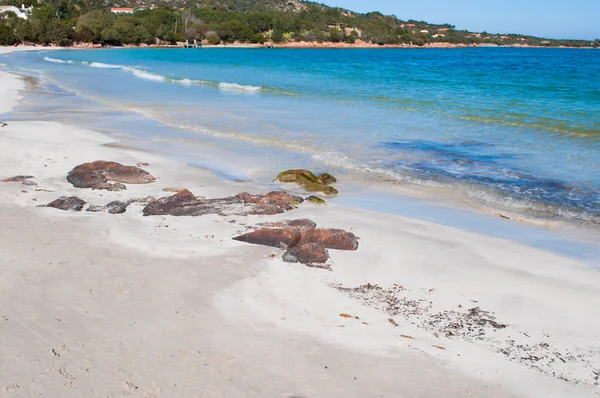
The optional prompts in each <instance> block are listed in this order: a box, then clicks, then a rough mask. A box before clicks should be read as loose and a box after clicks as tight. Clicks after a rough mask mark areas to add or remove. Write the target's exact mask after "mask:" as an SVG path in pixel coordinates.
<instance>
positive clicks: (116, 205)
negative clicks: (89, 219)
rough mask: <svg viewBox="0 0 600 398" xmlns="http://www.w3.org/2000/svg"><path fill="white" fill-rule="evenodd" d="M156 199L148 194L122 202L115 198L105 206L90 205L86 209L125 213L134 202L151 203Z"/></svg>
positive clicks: (93, 211)
mask: <svg viewBox="0 0 600 398" xmlns="http://www.w3.org/2000/svg"><path fill="white" fill-rule="evenodd" d="M155 200H156V199H154V198H153V197H152V196H148V197H146V198H140V199H131V200H128V201H127V202H121V201H120V200H115V201H112V202H110V203H108V204H106V205H105V206H97V205H90V206H88V208H87V209H85V211H89V212H92V213H97V212H100V211H104V210H106V211H108V213H110V214H123V213H125V212H126V211H127V207H129V205H130V204H132V203H142V204H149V203H152V202H154V201H155Z"/></svg>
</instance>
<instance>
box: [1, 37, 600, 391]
mask: <svg viewBox="0 0 600 398" xmlns="http://www.w3.org/2000/svg"><path fill="white" fill-rule="evenodd" d="M37 50H39V48H37ZM0 78H2V81H3V82H5V81H6V82H11V83H10V85H9V84H7V85H3V87H2V88H1V89H0V90H3V92H2V94H3V95H2V101H0V104H2V106H3V107H4V109H10V108H11V107H12V106H13V105H14V104H15V103H16V101H18V99H19V97H18V93H17V90H19V89H22V86H20V85H19V81H20V80H19V79H18V78H15V77H14V75H8V74H6V75H5V74H3V75H2V76H0ZM15 81H16V82H15ZM11 87H12V88H11ZM0 134H2V135H3V140H4V142H3V149H4V153H6V154H7V156H6V157H5V158H4V159H3V160H2V170H3V173H4V174H6V175H3V176H0V177H2V178H7V177H11V176H12V175H17V174H31V175H33V176H34V177H35V178H34V181H35V182H36V183H38V188H39V189H43V190H50V191H52V192H46V191H43V190H40V191H36V190H35V189H31V188H27V187H21V186H20V184H14V183H0V209H1V210H0V211H1V212H2V213H3V218H4V219H5V220H8V222H6V223H3V226H2V227H1V228H2V229H1V230H0V231H1V236H3V237H6V239H3V241H2V245H3V247H2V249H3V252H4V253H9V255H7V257H6V258H7V260H5V262H6V263H5V265H6V266H5V267H3V271H2V273H3V277H4V278H3V280H4V282H3V283H2V285H0V290H2V291H5V292H7V295H6V296H5V297H6V298H5V300H6V301H7V302H8V303H10V304H11V305H12V309H10V310H9V312H8V313H7V314H5V317H6V318H7V320H6V323H5V325H6V326H5V328H6V329H5V331H8V334H9V336H10V338H9V339H8V340H7V341H5V342H3V343H2V345H0V352H3V353H11V354H10V358H11V359H12V361H9V362H10V364H9V366H8V369H9V370H10V371H14V372H13V373H15V374H19V376H15V378H14V379H11V380H9V381H8V382H7V386H14V385H18V386H19V390H21V389H23V390H21V392H23V391H24V390H25V389H26V390H28V391H33V390H40V389H42V390H43V391H45V392H46V393H54V394H58V395H61V396H67V395H65V394H69V392H71V393H73V392H75V391H89V390H87V389H88V388H92V387H90V386H92V385H97V382H100V383H101V385H102V387H100V389H101V390H102V391H101V392H103V393H118V391H122V392H125V391H127V392H129V391H134V390H138V388H139V389H141V390H140V391H144V392H146V393H147V394H150V393H152V394H155V395H156V396H163V395H164V396H171V395H186V393H187V394H188V395H189V394H193V393H194V391H196V392H197V390H194V389H193V388H194V383H198V380H200V382H201V383H202V385H203V386H204V388H205V392H206V393H208V394H210V393H211V392H213V393H215V394H216V393H220V394H224V395H226V396H248V395H250V396H271V395H274V396H281V395H282V394H285V393H301V394H306V396H310V397H316V396H331V394H339V395H342V394H345V396H372V395H377V393H380V394H382V395H385V394H390V391H398V390H402V391H405V393H406V394H409V395H411V393H412V395H427V396H463V395H464V394H466V393H467V391H468V392H469V393H470V394H474V395H475V396H481V395H485V396H519V395H522V396H564V395H569V394H572V395H574V394H579V395H580V396H588V395H589V396H593V395H594V394H595V393H597V392H598V386H597V383H596V385H595V386H594V381H593V374H592V373H590V372H587V373H586V371H587V370H589V369H588V368H587V367H585V366H584V367H582V365H581V363H580V362H578V361H577V360H575V358H577V354H575V355H574V356H573V358H574V359H573V360H571V359H570V358H569V357H567V356H566V355H565V356H564V358H563V357H561V358H563V360H568V361H569V363H568V365H565V366H563V365H561V364H562V362H560V361H559V360H558V359H557V360H556V363H554V362H553V363H551V364H548V367H549V369H552V370H553V371H557V372H559V374H561V375H563V374H564V375H566V376H564V377H567V378H571V377H573V378H582V379H584V380H588V383H589V385H588V386H587V387H582V386H573V385H572V384H568V383H564V382H562V381H559V380H557V379H556V378H553V377H550V376H547V375H544V374H543V373H540V372H539V371H538V370H533V369H531V368H529V367H527V366H524V365H523V364H520V363H515V362H514V361H509V360H507V358H506V357H505V356H504V355H502V354H500V353H498V352H496V351H494V350H495V349H496V348H497V347H496V346H495V345H494V344H495V343H493V342H490V341H484V342H483V343H481V344H474V343H473V342H468V341H463V340H461V339H459V338H457V339H453V338H445V337H443V336H442V337H436V336H434V335H432V334H431V332H430V331H428V330H424V329H423V328H420V327H415V325H414V324H413V323H411V320H412V319H405V320H404V319H402V317H396V321H397V323H398V324H399V326H397V327H394V326H393V325H391V324H390V322H388V320H387V318H388V316H386V315H385V314H382V313H381V312H379V311H376V310H374V309H373V308H369V307H368V306H363V305H361V304H360V303H359V302H358V301H357V300H354V299H352V298H349V297H347V296H345V295H343V294H341V293H340V292H339V291H337V290H335V289H332V288H331V287H330V286H329V285H328V284H330V283H337V284H341V285H343V286H348V287H353V286H358V285H361V284H365V283H371V284H379V285H381V286H386V287H388V286H391V285H393V284H394V283H397V284H401V285H402V286H403V287H404V288H405V289H407V291H406V292H405V294H406V295H407V297H410V298H412V299H414V300H417V301H418V300H426V301H430V302H431V303H433V305H434V307H435V309H436V311H450V310H451V309H455V308H456V306H457V304H460V305H464V306H465V307H467V306H470V305H474V304H473V301H474V302H477V305H480V306H481V308H482V309H483V310H485V311H491V312H493V313H494V314H495V316H496V317H497V319H498V320H499V321H502V322H506V323H508V324H509V325H510V327H509V328H508V330H506V331H502V332H499V331H498V332H494V333H495V334H496V333H497V334H501V337H502V338H500V339H501V340H502V339H506V338H510V339H514V340H516V341H517V342H520V343H521V344H523V345H531V346H535V350H537V351H540V352H542V353H543V354H544V355H545V356H548V357H549V353H546V352H544V350H545V349H546V348H544V347H545V346H542V345H539V346H537V345H536V344H538V343H539V344H542V343H541V342H544V343H545V344H549V346H551V347H553V349H555V350H556V351H555V352H565V351H568V352H573V353H577V352H585V353H586V355H588V357H589V356H590V354H588V353H587V351H586V350H589V351H590V352H592V349H593V347H594V344H595V341H596V336H597V333H598V331H599V330H600V323H599V321H597V320H595V319H588V318H587V316H588V313H590V314H592V313H593V308H595V307H597V305H598V304H600V291H599V290H598V288H597V286H599V284H598V282H600V279H599V276H598V275H597V271H595V270H593V269H591V268H589V267H588V266H586V265H584V264H583V263H581V262H579V261H576V260H574V259H571V258H566V257H562V256H558V255H555V254H552V253H549V252H547V251H543V250H539V249H535V248H531V247H528V246H525V245H522V244H519V243H516V242H515V240H518V237H515V239H514V240H507V239H498V238H492V237H488V236H485V235H482V234H477V233H472V232H467V231H464V230H461V229H457V228H452V227H447V226H442V225H438V224H436V223H433V222H427V221H422V220H418V219H415V218H411V217H406V216H394V215H385V217H384V216H382V214H381V213H374V212H370V211H365V210H354V209H353V211H352V213H351V214H349V212H348V209H347V208H345V207H343V206H338V205H335V204H331V205H330V206H328V207H325V208H318V207H311V206H309V205H306V206H305V205H303V206H301V207H300V208H299V209H297V210H294V211H293V212H289V213H285V214H284V215H282V216H276V217H267V216H251V217H246V218H243V217H234V218H233V220H234V221H235V222H234V223H230V221H231V219H232V218H231V217H228V218H223V217H218V216H203V217H194V218H191V217H189V218H187V217H178V218H174V217H158V218H152V217H142V216H141V214H140V208H139V207H135V208H132V209H130V210H128V211H127V212H126V213H125V214H123V215H110V214H106V213H100V214H91V213H85V212H83V213H63V212H60V211H59V210H55V209H41V208H37V207H35V206H37V205H39V204H44V203H47V202H49V201H51V200H54V199H55V198H56V197H58V196H62V195H66V194H69V195H70V194H74V195H77V196H79V197H82V198H83V199H85V200H86V201H88V202H90V203H98V204H101V203H105V202H108V201H110V200H113V199H114V198H119V199H126V198H134V197H143V196H149V195H152V196H165V195H166V194H165V193H162V189H163V188H168V187H180V188H188V189H190V190H191V191H192V192H194V193H195V194H196V195H203V196H206V197H217V196H224V195H231V194H235V193H238V192H242V191H249V192H256V190H257V189H260V187H257V186H256V185H254V184H253V183H248V182H235V181H227V180H222V179H219V178H217V177H216V176H215V175H214V174H212V173H210V172H208V171H204V170H201V169H198V168H194V167H190V166H187V165H185V164H182V163H179V162H175V161H171V160H167V159H164V158H161V157H159V156H156V155H153V154H149V153H145V152H139V151H133V150H126V149H119V148H114V147H110V146H108V144H110V143H111V142H112V140H111V139H110V138H109V137H107V136H105V135H102V134H99V133H97V132H92V131H89V130H85V129H81V128H75V127H71V126H68V125H61V124H57V123H53V122H43V121H40V122H11V123H9V125H8V126H6V127H4V128H2V129H0ZM64 142H68V143H69V144H68V148H67V146H66V145H64ZM100 158H103V159H104V160H115V161H120V162H123V163H124V164H136V163H138V162H148V163H149V164H150V166H149V167H148V171H150V172H152V174H153V175H154V176H156V177H158V178H159V179H158V181H157V182H155V183H153V184H148V185H145V186H131V187H130V188H129V189H128V190H127V191H123V192H120V193H112V192H103V191H89V190H82V189H76V188H73V187H71V186H70V184H68V183H67V182H66V181H65V175H66V173H67V172H68V171H69V170H70V169H71V168H72V167H74V166H75V165H77V164H79V163H83V162H88V161H94V160H99V159H100ZM286 188H287V187H286ZM23 191H26V192H23ZM302 217H308V218H311V219H313V220H314V221H315V222H317V223H318V224H319V225H326V226H329V227H336V228H344V229H348V228H352V230H353V232H355V233H356V234H357V235H358V236H359V237H360V238H361V241H360V242H361V245H360V248H359V250H358V251H357V252H354V253H343V252H335V253H332V261H333V272H325V271H321V270H315V269H311V268H306V267H303V266H301V265H288V264H286V263H283V262H282V261H281V259H280V256H279V254H280V253H279V252H278V251H277V250H272V249H269V248H265V247H262V246H250V245H243V244H239V243H237V242H234V241H232V240H231V239H230V238H231V237H232V236H233V235H235V233H236V232H237V231H238V230H240V229H243V228H244V227H245V226H247V225H255V224H257V223H259V222H264V221H272V220H276V219H281V218H283V219H295V218H302ZM31 231H35V232H34V233H31ZM90 234H91V235H92V236H94V239H93V240H90V239H86V236H89V235H90ZM29 247H35V248H36V250H35V251H34V252H32V254H31V255H27V257H25V255H24V254H23V253H24V252H25V250H28V249H27V248H29ZM507 253H510V255H508V256H507ZM271 254H275V257H270V255H271ZM49 262H51V264H48V265H47V266H46V265H45V264H46V263H49ZM61 262H62V264H61ZM40 264H42V265H44V266H43V267H40ZM166 264H168V267H165V265H166ZM542 264H543V266H542V267H540V266H538V265H542ZM23 274H27V275H31V276H30V277H28V278H26V279H24V278H23V277H22V275H23ZM42 282H43V285H42V284H41V283H42ZM82 282H83V283H82ZM42 286H43V289H41V287H42ZM88 290H89V292H88ZM23 292H25V294H26V297H27V299H26V300H25V301H23V299H22V294H23ZM157 292H159V294H160V297H161V298H162V299H161V300H155V298H156V297H157ZM306 292H311V293H310V294H306ZM73 303H74V304H73ZM240 303H245V304H240ZM582 303H583V305H582ZM340 313H348V314H353V315H354V314H355V315H356V316H359V315H360V318H361V320H365V321H366V322H367V323H368V325H364V324H362V323H361V322H355V321H354V320H352V319H350V320H348V319H345V318H341V317H340V316H339V314H340ZM23 314H25V315H23ZM422 315H423V317H425V318H426V317H427V314H422ZM56 319H58V321H57V320H56ZM11 320H14V321H11ZM352 322H353V323H352ZM39 329H41V330H44V331H45V332H44V334H43V335H41V336H40V335H39V333H37V332H36V330H39ZM505 332H507V333H508V334H509V337H506V336H505V335H504V333H505ZM20 333H24V334H20ZM34 335H35V337H33V336H34ZM525 335H527V336H526V337H525ZM28 336H29V337H30V338H28ZM123 336H131V337H127V338H126V339H125V340H124V343H123V342H121V340H122V339H123ZM198 336H205V337H207V339H206V341H198V338H197V337H198ZM266 336H268V338H266ZM402 336H411V337H412V338H411V339H408V338H406V337H402ZM138 339H139V340H140V341H138ZM497 339H498V338H497ZM201 340H202V339H201ZM141 341H143V343H142V342H141ZM267 341H268V343H269V344H267ZM103 343H104V346H107V347H109V348H108V350H104V349H103V347H102V345H103ZM48 344H50V345H53V346H56V347H57V348H53V350H55V352H57V353H58V356H57V355H56V354H55V353H54V352H53V351H50V350H49V349H47V346H48ZM434 346H440V347H443V348H444V350H442V349H440V348H436V347H434ZM123 348H125V351H123ZM196 351H197V352H198V354H196ZM537 351H536V352H537ZM17 352H18V353H19V354H20V355H16V353H17ZM306 352H314V354H312V355H306V354H305V353H306ZM13 353H15V354H13ZM265 353H266V354H265ZM174 357H175V358H176V359H175V360H173V358H174ZM290 359H291V360H290ZM34 360H36V361H37V362H36V364H35V366H31V365H30V364H29V363H28V361H34ZM591 360H592V362H591V363H592V364H597V362H594V361H597V360H598V358H597V357H594V356H593V355H592V356H591ZM207 363H208V364H209V365H207ZM565 363H567V362H565ZM182 364H183V365H182ZM173 365H175V366H173ZM48 366H50V367H49V369H50V371H48V370H46V374H47V375H46V377H47V378H48V379H49V381H46V380H45V379H39V381H37V382H35V383H31V384H28V382H27V381H26V380H30V379H32V378H33V377H34V376H36V375H37V374H38V373H39V374H41V372H43V368H44V367H46V369H48ZM215 366H216V369H217V370H218V371H215V370H214V368H215ZM325 366H326V367H327V370H325V369H324V367H325ZM593 366H597V365H593ZM593 366H592V367H591V369H594V367H593ZM166 367H168V368H169V371H168V372H165V369H166ZM555 367H557V368H555ZM111 368H112V369H120V370H119V371H118V372H110V371H108V369H111ZM206 368H210V369H211V373H207V372H206V371H205V369H206ZM565 368H566V369H565ZM250 369H252V370H251V372H250V374H247V373H248V371H249V370H250ZM279 369H291V370H290V371H289V372H281V371H280V370H279ZM583 369H584V370H585V371H584V370H583ZM329 370H331V372H329V373H327V372H328V371H329ZM324 372H325V373H324ZM333 372H335V373H334V374H333V375H332V374H331V373H333ZM431 373H433V374H434V375H435V381H432V380H431V378H430V374H431ZM588 373H590V374H589V375H588ZM11 374H12V373H11ZM294 374H302V375H303V376H302V380H303V383H299V382H298V381H297V380H296V377H294ZM398 374H405V375H407V377H406V378H398V377H397V375H398ZM68 376H70V377H68ZM353 377H356V379H353ZM586 377H587V379H585V378H586ZM265 379H269V380H272V382H271V383H270V384H266V385H265V384H264V383H263V382H262V381H264V380H265ZM172 380H177V384H178V386H172V385H171V384H172V383H170V382H171V381H172ZM54 382H56V383H54ZM596 382H597V380H596ZM584 384H585V382H584ZM4 388H5V389H6V388H7V387H6V386H5V387H4ZM11 388H14V387H11ZM52 389H54V390H52ZM15 391H16V390H15ZM94 391H96V390H94ZM248 391H251V393H248ZM84 394H85V393H84ZM244 394H245V395H244ZM276 394H278V395H276Z"/></svg>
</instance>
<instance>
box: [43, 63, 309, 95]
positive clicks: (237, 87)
mask: <svg viewBox="0 0 600 398" xmlns="http://www.w3.org/2000/svg"><path fill="white" fill-rule="evenodd" d="M44 60H46V61H48V62H53V63H59V64H76V63H78V64H80V65H83V66H88V67H91V68H100V69H115V70H123V71H126V72H130V73H131V74H132V75H133V76H135V77H137V78H140V79H145V80H150V81H154V82H162V83H172V84H181V85H184V86H207V87H214V88H217V89H219V90H221V91H228V92H237V93H250V94H254V93H260V92H268V93H271V94H282V95H294V96H297V95H299V94H300V93H298V92H294V91H289V90H284V89H281V88H278V87H264V86H254V85H250V84H240V83H232V82H220V81H214V80H195V79H189V78H178V77H168V76H164V75H160V74H157V73H152V72H148V71H147V70H144V69H142V68H139V67H134V66H128V65H119V64H108V63H103V62H88V61H79V62H76V61H71V60H63V59H58V58H51V57H45V58H44Z"/></svg>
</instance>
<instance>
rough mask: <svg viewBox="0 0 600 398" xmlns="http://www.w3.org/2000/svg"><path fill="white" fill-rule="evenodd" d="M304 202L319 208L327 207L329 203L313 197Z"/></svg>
mask: <svg viewBox="0 0 600 398" xmlns="http://www.w3.org/2000/svg"><path fill="white" fill-rule="evenodd" d="M304 200H305V201H307V202H308V203H312V204H314V205H317V206H327V202H325V200H323V199H321V198H319V197H318V196H314V195H311V196H309V197H308V198H306V199H304Z"/></svg>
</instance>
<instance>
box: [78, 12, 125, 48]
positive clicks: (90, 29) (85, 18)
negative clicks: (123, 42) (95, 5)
mask: <svg viewBox="0 0 600 398" xmlns="http://www.w3.org/2000/svg"><path fill="white" fill-rule="evenodd" d="M115 19H116V16H115V15H114V14H112V13H111V12H109V11H105V10H96V11H92V12H89V13H87V14H85V15H82V16H80V17H79V19H78V20H77V27H76V32H78V33H80V34H81V33H83V32H87V34H86V35H89V34H90V33H91V41H92V42H93V43H102V42H103V39H102V31H103V30H104V29H107V28H109V27H111V26H112V25H113V23H114V20H115Z"/></svg>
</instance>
